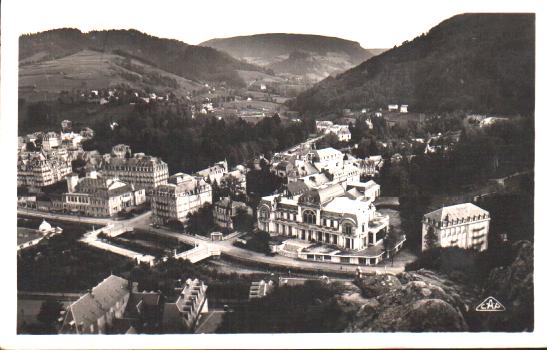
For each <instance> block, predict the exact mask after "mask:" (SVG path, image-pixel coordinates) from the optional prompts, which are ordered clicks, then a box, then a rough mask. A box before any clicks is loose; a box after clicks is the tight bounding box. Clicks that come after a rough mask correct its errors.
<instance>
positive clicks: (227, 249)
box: [137, 224, 404, 273]
mask: <svg viewBox="0 0 547 350" xmlns="http://www.w3.org/2000/svg"><path fill="white" fill-rule="evenodd" d="M137 227H138V226H137ZM139 228H143V229H147V230H149V231H152V232H154V233H156V234H159V235H163V236H168V237H173V238H176V239H178V240H179V241H181V242H184V243H187V244H193V245H198V244H200V243H203V242H204V241H203V240H202V239H199V238H196V237H194V236H190V235H186V234H182V233H176V232H172V231H169V230H166V229H163V228H152V227H150V226H148V225H144V226H142V224H141V226H140V227H139ZM235 240H236V238H235V237H234V238H232V239H230V240H225V241H214V242H211V241H209V242H208V244H209V245H212V246H214V247H216V248H219V249H220V251H221V252H222V254H225V255H228V256H231V257H234V258H237V259H239V260H243V261H246V262H250V263H261V264H267V265H273V266H276V267H283V268H287V269H291V268H293V269H305V270H310V271H327V272H343V273H354V272H355V269H356V268H357V266H355V265H340V264H331V263H321V262H312V261H305V260H296V259H292V258H288V257H285V256H281V255H275V256H266V255H264V254H262V253H257V252H253V251H250V250H247V249H243V248H239V247H236V246H234V245H233V242H234V241H235ZM362 269H363V270H365V271H370V272H374V271H377V272H378V273H384V272H389V273H399V272H403V271H404V266H394V267H391V266H385V267H375V266H366V267H362Z"/></svg>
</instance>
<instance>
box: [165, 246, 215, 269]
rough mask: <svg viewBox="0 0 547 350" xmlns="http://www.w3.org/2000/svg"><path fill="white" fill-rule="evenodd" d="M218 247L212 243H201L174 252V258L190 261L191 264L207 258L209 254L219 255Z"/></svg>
mask: <svg viewBox="0 0 547 350" xmlns="http://www.w3.org/2000/svg"><path fill="white" fill-rule="evenodd" d="M219 255H220V249H219V248H217V247H215V246H214V245H211V244H207V243H201V244H199V245H198V246H197V247H195V248H193V249H190V250H187V251H184V252H181V253H179V254H175V256H174V257H175V259H185V260H188V261H190V262H191V263H192V264H195V263H197V262H198V261H201V260H204V259H207V258H208V257H211V256H219Z"/></svg>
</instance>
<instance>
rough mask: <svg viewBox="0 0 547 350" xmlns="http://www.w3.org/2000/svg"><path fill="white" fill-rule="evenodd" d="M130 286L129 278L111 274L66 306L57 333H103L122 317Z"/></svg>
mask: <svg viewBox="0 0 547 350" xmlns="http://www.w3.org/2000/svg"><path fill="white" fill-rule="evenodd" d="M130 293H131V290H130V286H129V281H127V280H126V279H124V278H121V277H118V276H114V275H111V276H109V277H108V278H106V279H105V280H103V281H102V282H101V283H99V284H98V285H97V286H95V287H93V288H92V289H91V291H90V292H89V293H86V294H84V295H83V296H82V297H81V298H80V299H78V300H77V301H75V302H73V303H72V304H70V306H69V307H68V308H67V311H66V314H65V317H64V320H63V324H62V326H61V330H60V333H65V334H66V333H69V334H106V333H107V331H109V329H110V328H112V327H113V323H114V320H115V319H120V318H122V317H123V313H124V310H125V307H126V306H127V302H128V301H129V296H130Z"/></svg>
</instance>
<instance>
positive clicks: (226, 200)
mask: <svg viewBox="0 0 547 350" xmlns="http://www.w3.org/2000/svg"><path fill="white" fill-rule="evenodd" d="M238 210H243V211H244V212H246V213H248V214H251V215H252V213H253V211H252V209H251V208H250V207H248V206H247V205H246V204H245V203H243V202H238V201H234V200H232V199H231V198H230V197H223V198H221V199H220V200H218V201H217V202H216V203H215V206H214V208H213V220H214V222H215V225H217V226H219V227H222V228H227V229H230V230H233V229H234V221H233V219H234V217H235V216H236V214H237V213H238Z"/></svg>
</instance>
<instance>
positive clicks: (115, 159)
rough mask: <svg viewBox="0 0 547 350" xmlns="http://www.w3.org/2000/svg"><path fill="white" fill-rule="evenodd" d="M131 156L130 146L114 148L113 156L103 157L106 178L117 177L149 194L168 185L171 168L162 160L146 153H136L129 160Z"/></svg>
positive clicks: (103, 170) (102, 164)
mask: <svg viewBox="0 0 547 350" xmlns="http://www.w3.org/2000/svg"><path fill="white" fill-rule="evenodd" d="M129 156H131V149H130V148H129V146H126V145H117V146H114V147H113V148H112V155H111V156H110V157H108V156H107V157H103V160H102V162H101V165H100V169H101V173H103V174H104V175H105V176H106V177H112V178H114V177H115V178H118V179H120V180H121V181H124V182H127V183H129V184H131V185H134V186H135V188H144V189H146V191H147V192H150V191H152V190H153V189H154V188H156V187H157V186H159V185H161V184H165V183H167V178H168V177H169V167H168V166H167V163H165V162H164V161H162V160H161V159H160V158H157V157H151V156H147V155H145V154H144V153H135V154H134V155H133V156H132V157H130V158H128V157H129Z"/></svg>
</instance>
